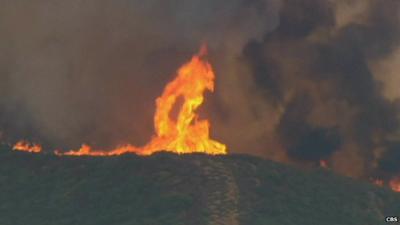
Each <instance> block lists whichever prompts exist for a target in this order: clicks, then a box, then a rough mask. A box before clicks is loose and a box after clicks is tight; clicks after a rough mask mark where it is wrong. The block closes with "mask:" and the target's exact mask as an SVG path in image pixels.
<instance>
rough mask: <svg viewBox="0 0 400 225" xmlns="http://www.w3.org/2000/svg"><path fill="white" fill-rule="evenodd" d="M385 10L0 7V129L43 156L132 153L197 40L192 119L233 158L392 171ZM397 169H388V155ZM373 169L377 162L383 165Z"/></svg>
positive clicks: (300, 4)
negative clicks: (204, 89)
mask: <svg viewBox="0 0 400 225" xmlns="http://www.w3.org/2000/svg"><path fill="white" fill-rule="evenodd" d="M399 7H400V2H399V1H397V0H386V1H380V0H356V1H349V0H340V1H320V0H233V1H226V0H189V1H183V0H174V1H172V0H171V1H161V0H150V1H132V0H130V1H128V0H125V1H124V0H117V1H112V2H110V1H103V0H100V1H94V0H87V1H78V0H75V1H49V0H42V1H6V0H2V1H0V10H1V11H0V34H1V36H2V38H1V40H0V48H1V51H0V73H1V74H0V127H1V130H2V132H3V134H4V135H3V136H5V137H6V139H7V140H8V141H13V140H17V139H21V138H25V139H29V140H33V141H38V142H41V143H43V144H45V145H46V146H49V147H61V148H74V147H77V146H79V145H80V144H81V143H83V142H84V143H89V144H92V145H96V146H100V147H109V146H113V145H116V144H123V143H133V144H135V145H142V144H144V143H146V141H147V140H149V138H150V137H151V135H152V133H153V121H152V117H153V114H154V100H155V99H156V98H157V96H159V95H160V94H161V93H162V90H163V87H164V85H165V84H166V83H167V82H168V81H170V80H172V79H173V77H174V72H175V71H176V69H177V68H178V67H179V66H180V65H181V64H182V63H184V62H185V61H186V60H188V59H189V58H190V56H191V55H192V54H194V53H195V52H196V51H197V49H198V48H199V46H200V45H201V44H202V43H204V42H206V43H207V44H208V46H209V59H210V61H211V63H212V64H213V66H214V69H215V71H216V75H217V78H216V90H215V93H212V94H211V93H207V95H206V102H205V105H204V106H202V108H201V109H200V113H201V116H202V117H207V118H209V119H210V120H211V124H212V129H211V135H212V136H213V138H214V139H217V140H219V141H221V142H224V143H226V144H227V145H228V149H229V150H230V152H233V153H248V154H256V155H260V156H263V157H265V158H269V159H274V160H278V161H284V162H288V161H289V162H290V161H296V162H297V163H300V164H301V163H308V162H318V161H319V160H321V159H324V160H328V161H329V163H330V165H331V166H332V167H333V169H335V170H337V171H339V172H341V173H344V174H348V175H352V176H368V175H369V174H370V173H371V171H374V170H382V171H390V172H393V170H396V171H397V170H398V168H397V167H393V166H390V165H391V164H390V162H391V160H393V158H399V153H398V152H399V150H398V149H400V148H398V147H397V146H399V143H400V140H399V138H398V135H399V134H400V133H399V103H398V98H399V97H400V91H398V90H397V89H398V88H397V86H396V85H395V83H396V82H400V76H399V75H398V73H397V72H396V71H398V69H399V68H400V63H399V62H400V61H399V59H400V48H399V40H400V29H399V27H400V26H399V25H400V24H399V19H400V13H399V10H400V9H399ZM399 159H400V158H399ZM382 162H388V163H387V165H389V166H384V165H386V164H385V163H382Z"/></svg>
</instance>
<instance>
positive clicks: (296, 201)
mask: <svg viewBox="0 0 400 225" xmlns="http://www.w3.org/2000/svg"><path fill="white" fill-rule="evenodd" d="M0 184H1V185H0V193H1V194H0V224H2V225H26V224H30V225H67V224H68V225H69V224H74V225H91V224H93V225H102V224H104V225H134V224H140V225H158V224H159V225H203V224H205V225H206V224H227V225H239V224H243V225H256V224H257V225H291V224H293V225H314V224H315V225H376V224H384V216H387V215H398V216H400V195H399V194H396V193H393V192H391V191H389V190H387V189H382V188H377V187H374V186H372V185H370V184H367V183H361V182H357V181H354V180H351V179H349V178H343V177H338V176H335V175H333V174H331V173H329V172H326V171H322V170H317V171H312V172H302V171H298V170H296V169H294V168H291V167H287V166H284V165H281V164H278V163H274V162H270V161H266V160H262V159H258V158H256V157H250V156H240V155H232V156H219V157H211V156H206V155H183V156H178V155H173V154H167V153H160V154H156V155H153V156H150V157H138V156H135V155H123V156H119V157H108V158H102V157H57V156H53V155H44V154H29V153H20V152H10V150H9V149H5V148H3V149H0Z"/></svg>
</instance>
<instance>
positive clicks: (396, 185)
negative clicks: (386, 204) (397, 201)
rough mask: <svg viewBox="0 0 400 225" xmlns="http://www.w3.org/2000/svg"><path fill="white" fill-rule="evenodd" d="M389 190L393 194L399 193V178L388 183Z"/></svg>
mask: <svg viewBox="0 0 400 225" xmlns="http://www.w3.org/2000/svg"><path fill="white" fill-rule="evenodd" d="M389 186H390V188H391V189H392V190H393V191H395V192H400V177H395V178H393V179H392V180H391V181H390V182H389Z"/></svg>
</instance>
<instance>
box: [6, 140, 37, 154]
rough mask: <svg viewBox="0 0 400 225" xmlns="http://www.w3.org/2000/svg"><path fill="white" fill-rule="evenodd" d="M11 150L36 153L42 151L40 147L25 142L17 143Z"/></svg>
mask: <svg viewBox="0 0 400 225" xmlns="http://www.w3.org/2000/svg"><path fill="white" fill-rule="evenodd" d="M13 150H16V151H24V152H35V153H38V152H41V151H42V146H40V145H38V144H31V143H29V142H27V141H19V142H17V143H16V144H15V145H14V146H13Z"/></svg>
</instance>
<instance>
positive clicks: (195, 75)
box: [55, 46, 227, 156]
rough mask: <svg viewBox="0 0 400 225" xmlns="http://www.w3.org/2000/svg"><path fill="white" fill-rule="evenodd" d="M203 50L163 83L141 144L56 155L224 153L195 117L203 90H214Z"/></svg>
mask: <svg viewBox="0 0 400 225" xmlns="http://www.w3.org/2000/svg"><path fill="white" fill-rule="evenodd" d="M206 54H207V49H206V47H205V46H203V47H202V48H201V50H200V53H199V54H197V55H195V56H193V58H192V59H191V60H190V62H188V63H186V64H184V65H183V66H182V67H181V68H180V69H179V70H178V72H177V73H178V74H177V76H176V78H175V79H174V80H173V81H171V82H170V83H168V84H167V86H166V87H165V89H164V92H163V94H162V95H161V97H159V98H158V99H157V100H156V112H155V116H154V128H155V131H156V134H155V136H153V138H152V139H151V140H150V142H149V143H148V144H147V145H145V146H143V147H135V146H132V145H126V146H120V147H117V148H116V149H114V150H111V151H103V150H93V149H92V148H91V147H90V146H88V145H82V147H81V148H80V149H78V150H71V151H68V152H65V153H61V152H60V151H56V152H55V153H56V154H58V155H97V156H106V155H120V154H124V153H128V152H134V153H137V154H140V155H149V154H152V153H154V152H157V151H161V150H165V151H170V152H175V153H178V154H183V153H193V152H203V153H207V154H212V155H216V154H226V153H227V151H226V146H225V145H224V144H222V143H219V142H217V141H215V140H212V139H210V134H209V129H210V123H209V121H208V120H199V119H198V115H197V114H196V112H195V111H196V110H197V108H198V107H199V106H200V105H201V104H202V103H203V101H204V96H203V94H204V91H206V90H208V91H211V92H212V91H214V79H215V74H214V72H213V69H212V67H211V65H210V63H209V62H208V61H207V60H206V59H205V56H206ZM178 97H183V100H184V102H183V104H182V106H181V108H180V110H179V113H178V116H177V119H176V120H173V119H171V116H170V114H171V111H172V109H173V107H174V105H175V104H176V102H177V99H178Z"/></svg>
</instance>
